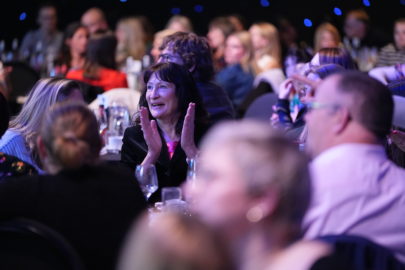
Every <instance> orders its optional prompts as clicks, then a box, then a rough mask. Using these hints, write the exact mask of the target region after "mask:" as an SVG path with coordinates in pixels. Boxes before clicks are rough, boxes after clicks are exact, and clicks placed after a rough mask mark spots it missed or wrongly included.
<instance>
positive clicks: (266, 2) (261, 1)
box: [260, 0, 270, 7]
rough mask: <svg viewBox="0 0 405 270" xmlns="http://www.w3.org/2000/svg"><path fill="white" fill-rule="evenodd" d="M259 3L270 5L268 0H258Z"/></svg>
mask: <svg viewBox="0 0 405 270" xmlns="http://www.w3.org/2000/svg"><path fill="white" fill-rule="evenodd" d="M260 5H262V7H268V6H270V2H269V0H260Z"/></svg>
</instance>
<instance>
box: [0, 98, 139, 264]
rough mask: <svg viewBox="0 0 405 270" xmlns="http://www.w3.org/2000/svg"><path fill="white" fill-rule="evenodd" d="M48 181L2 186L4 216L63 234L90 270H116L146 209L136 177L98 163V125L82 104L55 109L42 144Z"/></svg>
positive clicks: (1, 213)
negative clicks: (127, 236) (131, 229)
mask: <svg viewBox="0 0 405 270" xmlns="http://www.w3.org/2000/svg"><path fill="white" fill-rule="evenodd" d="M37 145H38V148H39V154H40V158H41V160H42V163H43V164H44V167H45V169H46V171H47V173H48V175H37V176H32V177H24V178H18V179H7V181H3V182H2V183H1V184H0V194H1V195H0V201H1V203H0V204H1V205H0V216H1V217H5V218H7V217H10V218H12V217H26V218H30V219H34V220H37V221H39V222H41V223H44V224H45V225H47V226H49V227H51V228H52V229H54V230H56V231H57V232H59V233H61V234H62V235H63V236H64V237H65V238H66V239H67V240H68V241H69V242H70V243H71V244H72V246H73V247H74V248H75V249H76V250H77V251H78V253H79V256H80V257H81V258H82V260H83V262H84V263H85V266H86V269H88V270H91V269H98V270H102V269H106V270H107V269H108V270H111V269H114V267H115V265H116V258H117V255H118V252H119V249H120V247H121V245H122V240H123V239H124V236H125V234H126V232H127V230H128V229H129V226H130V224H131V223H132V222H133V220H134V219H135V218H136V217H137V216H138V214H139V213H140V212H142V211H143V210H144V209H145V207H146V202H145V199H144V196H143V194H142V192H141V190H140V188H139V186H138V185H137V182H136V180H135V178H134V176H133V174H132V172H131V171H129V170H126V168H122V167H121V166H120V167H115V166H112V165H107V164H102V163H99V152H100V148H101V138H100V136H99V133H98V125H97V120H96V118H95V116H94V114H93V112H92V111H90V110H89V109H88V108H87V106H86V105H85V104H83V103H63V104H58V105H56V106H54V107H53V108H52V109H51V110H50V111H49V113H48V114H47V115H46V117H45V118H44V121H43V123H42V127H41V131H40V135H39V137H38V140H37Z"/></svg>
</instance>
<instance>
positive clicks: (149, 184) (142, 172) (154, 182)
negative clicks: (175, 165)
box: [135, 165, 158, 200]
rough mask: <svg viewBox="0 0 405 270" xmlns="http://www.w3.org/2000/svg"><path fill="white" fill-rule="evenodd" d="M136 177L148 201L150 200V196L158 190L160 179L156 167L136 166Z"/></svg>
mask: <svg viewBox="0 0 405 270" xmlns="http://www.w3.org/2000/svg"><path fill="white" fill-rule="evenodd" d="M135 176H136V179H137V180H138V182H139V185H140V187H141V190H142V192H143V194H144V195H145V197H146V200H149V198H150V196H151V195H152V194H153V193H154V192H155V191H156V190H157V189H158V179H157V174H156V168H155V166H154V165H138V166H136V170H135Z"/></svg>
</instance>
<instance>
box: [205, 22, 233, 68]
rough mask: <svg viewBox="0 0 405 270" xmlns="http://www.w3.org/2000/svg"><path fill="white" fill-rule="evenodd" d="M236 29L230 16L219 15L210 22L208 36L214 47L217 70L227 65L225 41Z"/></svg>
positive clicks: (213, 54)
mask: <svg viewBox="0 0 405 270" xmlns="http://www.w3.org/2000/svg"><path fill="white" fill-rule="evenodd" d="M235 31H236V29H235V26H234V24H233V23H232V22H231V20H230V19H229V18H228V17H217V18H214V19H213V20H212V21H211V22H210V23H209V26H208V33H207V37H208V42H209V44H210V47H211V49H212V59H213V63H214V70H215V72H218V71H220V70H221V69H223V68H224V67H225V66H226V63H225V59H224V54H225V41H226V39H227V38H228V36H229V35H230V34H232V33H233V32H235Z"/></svg>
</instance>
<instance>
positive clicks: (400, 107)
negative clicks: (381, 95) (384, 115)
mask: <svg viewBox="0 0 405 270" xmlns="http://www.w3.org/2000/svg"><path fill="white" fill-rule="evenodd" d="M392 97H393V98H394V117H393V119H392V125H394V126H396V127H400V128H403V129H405V97H401V96H397V95H393V96H392Z"/></svg>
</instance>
